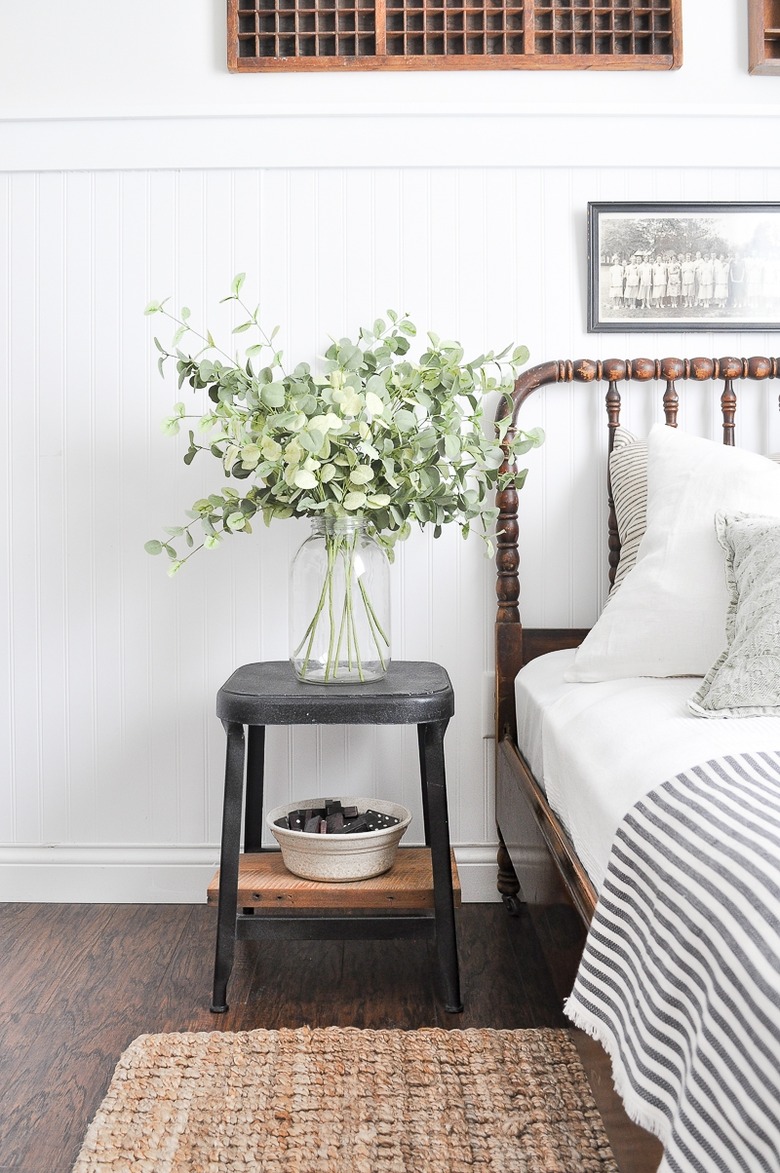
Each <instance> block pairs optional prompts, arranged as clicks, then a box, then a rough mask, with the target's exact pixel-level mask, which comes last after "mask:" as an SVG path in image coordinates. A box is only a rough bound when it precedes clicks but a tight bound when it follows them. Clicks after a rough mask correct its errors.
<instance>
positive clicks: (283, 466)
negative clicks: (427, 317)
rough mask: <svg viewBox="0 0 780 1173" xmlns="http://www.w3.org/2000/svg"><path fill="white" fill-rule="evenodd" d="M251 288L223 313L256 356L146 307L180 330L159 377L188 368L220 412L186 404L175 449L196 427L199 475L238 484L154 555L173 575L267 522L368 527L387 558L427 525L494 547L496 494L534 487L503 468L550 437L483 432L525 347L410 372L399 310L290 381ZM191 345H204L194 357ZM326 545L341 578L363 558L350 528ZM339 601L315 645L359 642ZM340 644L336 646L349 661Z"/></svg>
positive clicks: (432, 341) (236, 289) (335, 345)
mask: <svg viewBox="0 0 780 1173" xmlns="http://www.w3.org/2000/svg"><path fill="white" fill-rule="evenodd" d="M243 284H244V274H239V275H238V276H237V277H236V278H235V279H234V281H233V284H232V290H231V293H230V295H229V296H228V297H226V298H224V299H223V301H226V302H230V301H232V302H235V303H237V305H238V306H239V307H240V308H241V309H242V311H243V314H245V320H243V321H241V322H240V324H239V325H237V326H236V327H235V329H234V330H233V334H234V335H249V338H250V341H249V344H248V345H247V346H246V347H245V348H244V350H243V353H242V354H235V355H234V354H231V353H228V352H227V351H226V350H224V349H222V348H220V346H218V345H217V343H216V341H215V340H214V338H213V337H212V335H211V333H210V332H209V331H208V330H207V331H206V332H205V333H199V332H197V331H196V330H194V329H193V327H192V325H191V322H190V318H191V315H190V311H189V309H187V308H186V307H185V308H183V309H181V311H180V312H179V314H178V315H177V314H174V313H171V312H170V311H169V310H168V309H167V308H166V302H157V301H153V302H151V303H150V304H149V305H148V306H147V307H146V311H145V312H146V313H147V314H161V315H164V316H165V317H167V318H168V319H169V320H170V321H171V322H172V323H173V325H174V327H175V331H174V334H173V341H172V342H171V343H170V349H169V348H166V347H165V346H163V345H162V343H161V342H160V341H159V339H157V338H155V340H154V341H155V344H156V346H157V349H158V351H159V360H158V366H159V369H160V373H161V374H163V375H164V373H165V365H166V363H167V362H168V361H169V360H170V361H172V362H175V365H176V370H177V373H178V381H179V388H181V387H182V386H183V385H184V383H188V384H189V385H190V387H191V388H192V389H193V390H194V391H195V392H204V393H205V400H206V403H207V406H206V409H205V410H203V409H202V408H203V396H201V403H200V406H199V408H198V409H196V411H194V412H192V411H188V409H187V407H186V405H185V404H184V403H183V402H181V403H177V404H176V405H175V407H174V409H173V413H172V414H171V415H170V416H169V417H168V418H167V419H166V420H165V422H164V425H163V427H164V430H165V431H166V432H168V433H171V434H173V433H177V432H179V431H180V429H181V428H182V426H186V427H187V429H188V437H189V445H188V447H187V450H186V452H185V454H184V462H185V464H188V465H189V464H190V463H191V462H192V461H193V460H194V459H195V457H196V456H197V455H198V454H199V453H201V452H204V453H209V454H210V455H211V456H213V457H215V458H216V459H217V460H218V461H219V463H220V465H221V468H222V472H223V473H224V474H225V477H226V478H228V479H229V480H231V481H233V482H234V484H233V485H227V486H223V487H222V488H221V489H219V490H218V491H215V492H214V493H211V494H210V495H209V496H208V497H204V498H201V499H199V500H197V501H195V502H194V504H193V506H192V509H191V510H190V511H189V513H188V515H187V518H188V520H186V521H185V522H184V523H183V524H182V525H177V526H173V527H169V528H167V529H166V530H165V531H164V533H165V536H164V537H162V538H159V539H154V540H152V541H150V542H147V543H146V549H147V551H148V552H149V553H150V554H160V553H163V552H164V553H165V554H167V556H168V558H169V559H170V562H169V573H170V574H174V573H176V572H177V571H178V570H179V569H180V568H181V566H182V565H183V564H184V563H185V562H186V561H188V559H189V558H191V557H192V555H193V554H194V553H196V552H197V551H198V550H200V549H202V548H204V547H205V548H207V549H208V548H214V547H216V546H218V545H219V544H220V543H221V542H222V540H223V539H224V538H225V537H226V536H227V535H229V534H235V533H251V531H252V524H253V521H254V520H255V519H256V517H257V516H258V515H259V516H261V517H262V518H263V520H264V522H265V523H266V524H270V522H271V521H272V520H273V519H274V518H284V517H293V516H296V517H309V518H312V519H316V518H319V519H324V520H325V522H326V523H328V522H331V521H332V522H336V521H344V520H349V519H352V520H355V521H360V522H361V523H363V524H364V526H365V527H367V528H368V529H369V531H370V532H371V533H373V534H374V535H375V536H376V538H377V540H378V541H379V542H380V543H381V545H382V546H383V547H384V549H385V552H386V553H387V555H388V556H389V557H392V552H393V547H394V546H395V543H396V542H398V541H401V540H403V539H405V538H406V537H408V535H409V533H410V532H411V529H412V525H413V524H414V523H417V524H419V525H420V526H426V525H432V526H433V527H434V536H436V537H438V536H439V534H440V533H441V529H442V526H444V525H446V524H447V523H449V522H455V523H456V524H457V525H458V526H459V527H460V529H461V532H462V533H463V535H464V536H467V535H468V534H469V532H470V530H471V529H472V526H476V528H477V530H478V532H479V533H480V534H481V535H482V536H483V537H484V538H485V540H486V541H487V543H488V545H489V546H491V534H492V530H493V526H494V524H495V519H496V517H497V510H496V507H495V504H494V496H495V491H496V489H497V488H498V487H500V486H501V485H502V484H504V483H506V482H507V481H508V480H510V479H511V480H513V481H514V482H515V484H516V485H518V486H520V485H521V484H522V483H523V481H524V479H525V475H526V470H523V471H521V472H518V471H512V472H504V473H502V472H501V471H500V470H501V465H502V464H503V462H504V460H505V458H508V463H509V466H510V467H511V466H513V465H514V460H515V458H516V457H518V456H519V455H521V454H522V453H524V452H526V451H528V450H529V449H530V448H533V447H535V446H537V445H539V444H541V442H542V440H543V435H542V433H541V431H540V430H539V429H533V430H531V431H528V432H522V431H517V432H516V433H515V434H514V435H512V436H511V438H509V439H508V437H507V433H508V430H509V428H510V424H511V419H510V417H509V416H507V417H506V418H505V419H504V420H502V421H501V424H500V425H499V427H498V431H497V432H496V431H495V430H494V429H493V428H492V427H491V428H490V429H489V430H486V428H485V421H484V399H485V396H486V395H489V394H491V393H493V392H498V393H500V394H504V395H508V394H509V393H510V392H511V390H512V387H513V385H514V381H515V379H516V377H517V372H518V369H519V367H520V366H521V365H522V364H523V363H524V362H525V361H526V360H527V358H528V352H527V350H526V349H525V347H522V346H518V347H515V348H514V349H507V350H504V351H502V352H501V353H500V354H494V353H493V352H490V353H487V354H483V355H480V356H479V357H477V358H475V359H472V360H470V361H464V352H463V348H462V347H461V346H460V345H459V344H458V343H456V342H448V341H443V340H441V339H440V338H439V337H438V336H437V335H436V334H433V333H429V334H428V336H427V339H428V340H427V345H426V347H425V349H424V351H423V353H422V354H421V355H420V357H419V358H418V359H416V360H412V359H411V358H409V357H408V352H409V349H410V339H412V338H414V336H415V335H416V333H417V331H416V327H415V326H414V324H413V323H412V322H411V321H410V320H409V318H408V317H406V316H405V315H401V314H398V313H396V312H394V311H392V310H388V311H387V315H386V320H385V319H378V320H377V321H375V322H374V324H373V326H372V327H371V328H367V327H363V328H362V329H361V330H360V331H359V334H358V337H357V340H356V341H352V340H350V339H349V338H341V339H339V340H337V341H333V342H332V343H331V345H330V346H329V348H328V349H327V350H326V352H325V357H324V362H323V363H322V368H321V371H318V372H315V371H313V370H312V369H311V367H310V366H309V365H308V364H307V363H299V364H298V365H297V366H295V367H293V368H292V369H288V368H287V366H286V365H285V364H284V362H283V354H282V351H281V350H278V349H277V348H276V342H275V339H276V336H277V333H278V327H277V328H275V329H274V330H272V331H271V333H270V334H266V333H265V331H264V329H263V326H262V325H261V323H260V320H259V309H258V308H255V309H251V308H249V306H248V305H247V304H246V303H245V302H244V300H243V298H242V287H243ZM184 339H189V340H190V341H191V342H192V344H193V345H192V346H191V347H188V348H187V349H186V350H183V349H182V348H181V346H180V344H181V343H182V342H183V340H184ZM502 445H503V447H502ZM328 535H330V538H329V540H330V542H331V548H330V550H329V564H330V565H331V566H332V567H333V568H335V567H336V566H337V565H339V562H340V560H343V559H345V558H346V559H349V558H350V557H351V556H352V557H354V549H353V550H352V554H350V544H352V545H353V547H354V536H353V537H350V536H349V534H348V533H347V532H345V527H343V526H330V525H327V527H326V540H327V539H328ZM326 578H327V575H326ZM332 587H333V583H332V581H331V582H330V583H329V582H328V581H325V582H324V583H323V587H322V592H321V595H320V596H319V599H320V603H319V607H318V609H317V610H316V611H315V614H314V615H312V618H311V623H310V628H311V630H309V632H308V633H307V638H309V637H311V634H312V631H313V630H316V628H317V626H318V624H319V623H320V622H321V621H322V622H327V623H328V624H329V625H330V628H331V633H330V634H331V635H332V636H333V632H334V630H335V627H338V628H339V629H340V630H342V631H346V632H347V633H349V630H350V624H349V615H346V616H345V615H344V607H345V606H349V607H350V608H351V607H353V606H354V605H355V603H354V599H353V598H351V597H349V600H348V601H343V602H342V604H341V610H340V612H339V613H338V614H334V609H333V605H332V604H333V598H332ZM329 590H330V592H331V593H330V595H329ZM361 605H365V606H370V602H367V603H365V604H361ZM345 619H346V623H345ZM334 625H335V626H334ZM373 638H374V639H375V641H377V642H379V641H381V640H382V638H383V635H382V634H380V632H378V631H377V630H376V629H375V628H374V629H373ZM334 640H335V641H336V642H337V637H336V636H334V637H333V638H331V639H329V640H328V646H329V647H331V648H334V649H335V647H336V642H334Z"/></svg>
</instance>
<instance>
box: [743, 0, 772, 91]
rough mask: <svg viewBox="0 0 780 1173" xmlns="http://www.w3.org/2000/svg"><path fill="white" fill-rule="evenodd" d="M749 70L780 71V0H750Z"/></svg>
mask: <svg viewBox="0 0 780 1173" xmlns="http://www.w3.org/2000/svg"><path fill="white" fill-rule="evenodd" d="M748 55H749V63H748V70H749V72H750V73H780V0H748Z"/></svg>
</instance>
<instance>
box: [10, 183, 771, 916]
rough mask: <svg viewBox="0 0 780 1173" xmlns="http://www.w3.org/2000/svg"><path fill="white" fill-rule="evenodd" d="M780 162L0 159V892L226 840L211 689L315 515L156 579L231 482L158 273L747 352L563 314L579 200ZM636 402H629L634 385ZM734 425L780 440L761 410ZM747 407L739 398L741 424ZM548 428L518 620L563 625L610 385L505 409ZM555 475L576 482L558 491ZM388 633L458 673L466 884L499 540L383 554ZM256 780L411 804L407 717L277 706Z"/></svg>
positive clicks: (597, 344)
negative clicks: (160, 166) (275, 726)
mask: <svg viewBox="0 0 780 1173" xmlns="http://www.w3.org/2000/svg"><path fill="white" fill-rule="evenodd" d="M778 195H780V170H776V169H771V170H770V169H763V170H755V171H746V172H744V173H743V174H741V175H740V174H737V173H736V172H734V171H730V170H729V171H720V170H718V169H703V168H691V169H673V170H670V171H664V170H663V169H659V170H654V171H652V172H649V171H646V170H642V169H635V170H632V171H625V170H617V169H601V168H571V169H561V168H539V167H533V168H526V169H524V168H505V167H491V168H414V169H397V170H396V169H392V168H383V169H381V170H379V169H373V168H354V167H353V168H348V169H347V168H345V169H339V168H329V169H317V170H307V169H305V168H299V169H282V168H280V169H276V170H253V169H242V170H205V171H204V170H199V169H190V170H181V171H166V170H146V171H144V170H137V171H136V170H132V171H122V170H100V171H84V172H75V171H43V172H14V173H6V174H3V175H2V176H0V226H2V227H1V228H0V254H1V255H2V260H3V264H2V269H1V270H0V380H2V385H3V387H4V389H5V393H4V394H3V397H2V409H3V412H4V415H5V417H6V418H5V420H4V427H3V433H2V434H3V444H4V448H5V451H4V453H3V457H2V468H3V476H4V486H3V498H4V501H5V504H6V508H7V518H6V522H5V525H4V527H3V531H2V540H1V541H0V551H1V553H0V558H2V571H1V572H0V592H1V596H0V615H1V616H2V619H1V620H0V632H1V636H0V638H1V639H2V663H3V666H4V668H3V672H2V675H0V727H1V728H2V738H0V745H2V759H1V760H0V835H1V836H2V840H3V843H4V844H5V845H4V846H3V847H2V848H0V865H2V866H0V884H2V897H3V898H4V899H29V900H59V899H84V900H101V899H111V900H116V899H119V900H121V899H126V900H180V899H188V900H199V899H202V898H203V882H204V876H206V874H207V873H208V872H209V870H210V868H211V867H212V865H213V864H214V863H215V861H216V858H217V847H216V845H217V843H218V838H219V826H220V818H221V809H220V800H221V786H222V780H221V775H222V766H223V734H222V729H221V727H220V725H219V723H218V722H217V720H216V718H215V717H214V715H213V710H214V696H215V693H216V690H217V688H218V687H219V685H220V684H221V683H222V682H223V680H224V679H225V678H226V677H227V676H228V675H229V673H230V672H231V671H232V669H233V668H234V667H235V666H237V665H238V664H239V663H242V662H245V661H248V660H253V659H263V658H283V657H284V656H285V655H286V652H287V641H286V622H287V616H286V576H287V568H288V563H289V561H290V557H291V554H292V552H293V551H294V550H295V548H296V547H297V545H298V543H299V541H300V540H301V538H302V536H303V534H304V533H305V532H306V529H305V523H301V522H295V521H291V522H289V523H275V524H274V525H272V526H271V528H270V529H267V530H266V529H264V528H263V527H260V528H259V529H258V531H257V532H256V533H255V535H253V536H252V537H251V538H245V537H241V536H237V537H235V538H233V539H232V540H230V541H227V542H226V543H225V545H224V546H223V547H222V548H221V549H220V550H219V551H216V552H209V553H206V552H204V553H203V554H201V555H199V556H198V558H197V559H193V561H192V562H191V563H190V564H189V565H188V566H187V567H186V568H185V570H183V571H182V573H181V574H180V575H179V576H177V578H176V579H174V580H170V579H168V577H167V576H166V573H165V563H164V562H163V560H162V559H153V558H150V557H148V556H147V555H146V554H145V553H144V551H143V543H144V541H145V540H146V539H147V538H149V537H151V536H155V535H156V534H158V533H159V532H160V527H161V526H163V525H166V524H175V523H176V522H177V521H178V520H179V519H180V517H181V515H182V511H183V510H184V509H185V508H186V507H187V506H188V505H189V504H190V502H191V501H192V500H193V499H195V498H196V497H197V496H199V495H201V494H202V493H203V492H205V491H207V490H208V487H209V486H210V485H219V484H221V478H220V477H219V475H218V473H219V469H218V467H217V466H216V464H215V465H214V467H211V466H210V465H208V464H200V465H199V464H198V463H197V462H196V463H195V464H194V465H193V466H192V467H191V468H190V469H187V468H186V467H185V466H184V465H183V464H182V463H181V460H180V455H181V451H182V446H181V444H180V443H179V442H178V441H177V440H173V439H171V438H169V437H166V436H164V435H163V434H162V432H161V430H160V426H159V421H160V420H161V418H162V417H163V416H164V415H165V414H166V412H167V411H168V410H169V407H170V405H171V404H172V403H173V402H174V401H175V400H176V399H177V398H178V397H179V396H178V393H177V391H176V387H175V382H174V381H172V380H168V381H165V382H164V381H162V380H160V379H159V377H158V375H157V371H156V364H155V355H156V352H155V350H154V347H153V343H152V335H153V333H154V331H155V330H158V331H161V332H163V334H164V333H165V323H164V322H162V321H161V320H160V319H147V318H145V317H144V316H143V313H142V310H143V307H144V305H145V303H146V302H147V300H149V299H150V298H151V297H153V296H154V297H164V296H167V295H169V294H170V295H171V297H172V301H173V304H174V305H180V304H187V305H189V306H190V307H191V309H192V311H193V318H194V319H195V320H196V321H204V322H206V321H207V322H208V324H209V325H210V327H211V329H212V331H213V332H214V333H215V334H216V333H218V332H219V331H220V329H221V328H222V327H221V323H225V327H224V328H225V329H227V328H229V326H230V323H231V319H230V315H229V312H228V307H222V308H221V310H220V308H219V307H218V306H217V303H218V300H219V298H220V297H221V296H223V295H224V294H225V293H226V292H227V291H228V290H229V285H230V280H231V278H232V276H233V275H234V273H235V272H237V271H239V270H246V271H247V273H248V278H247V290H248V291H250V292H248V296H249V297H250V298H252V297H254V296H255V292H257V295H258V298H259V300H260V302H261V304H262V305H263V308H264V316H265V319H266V321H267V322H268V323H269V324H271V325H274V324H276V323H280V324H281V325H282V335H283V338H284V346H285V350H286V353H287V354H288V355H289V356H290V357H291V358H292V357H293V356H294V357H295V358H302V359H307V360H313V359H314V358H315V356H317V355H318V354H320V353H321V350H322V347H323V346H324V345H326V344H327V339H328V336H329V335H330V334H342V333H348V332H352V331H354V330H356V328H357V327H358V326H359V325H360V324H361V322H363V321H366V320H369V319H371V320H372V319H373V317H374V316H375V315H376V314H378V313H381V312H383V311H384V310H385V309H386V308H387V307H388V306H391V307H397V308H399V309H405V310H407V311H408V312H409V313H410V314H411V315H412V316H413V318H414V319H415V320H416V321H417V322H418V324H419V325H420V326H421V327H430V328H433V329H436V330H437V331H439V332H440V333H442V334H447V335H451V336H452V335H454V336H457V337H458V338H460V339H461V340H462V341H463V342H464V343H465V344H466V346H467V348H468V349H470V350H474V351H478V350H480V349H482V348H483V347H486V346H496V347H499V346H502V345H504V344H505V343H506V342H509V341H523V342H526V343H528V344H529V345H530V346H531V348H532V352H533V353H532V361H542V360H544V359H548V358H551V357H566V356H570V357H578V356H581V355H583V354H586V353H587V354H589V355H594V356H596V357H599V356H602V357H605V356H606V355H608V354H609V353H617V354H631V355H635V354H637V353H647V354H651V355H655V354H658V353H662V352H665V353H668V352H672V353H681V352H682V353H692V352H693V351H695V352H697V353H704V354H723V353H750V352H754V353H765V352H772V350H773V348H774V351H775V352H776V351H777V341H778V339H777V336H770V337H766V336H762V335H743V336H741V337H740V336H738V335H734V336H728V335H726V336H724V335H719V336H718V337H717V338H714V337H711V336H709V335H696V336H694V335H692V336H689V337H687V338H685V337H678V336H665V335H660V336H653V335H650V336H648V335H636V336H630V335H626V336H613V337H608V336H591V337H588V336H587V335H585V334H584V333H583V331H584V327H583V319H584V295H585V277H584V272H585V205H586V203H587V201H588V199H607V198H625V199H639V198H642V199H646V198H659V199H688V198H690V199H701V198H717V199H724V200H730V199H738V198H749V199H764V198H775V199H776V198H778ZM641 398H642V397H641V396H640V395H634V396H629V397H628V402H627V411H628V420H629V422H635V423H636V425H637V426H638V427H640V428H641V427H643V426H645V425H646V424H647V423H648V422H649V420H650V419H651V418H652V412H651V410H650V409H649V408H647V407H646V406H645V404H644V403H643V402H642V401H641ZM753 415H755V416H756V419H757V421H758V422H757V424H756V425H755V426H757V427H759V428H763V429H765V430H766V431H767V436H768V438H767V445H768V447H770V448H775V449H780V436H778V435H777V428H776V426H775V425H774V422H773V417H771V416H770V415H769V413H768V412H765V411H764V410H763V409H760V410H758V411H757V413H756V412H754V413H753ZM753 415H750V413H749V415H748V422H750V420H751V419H753ZM525 418H526V419H527V421H528V423H529V424H531V423H533V424H537V423H541V424H542V425H543V426H544V427H545V428H546V430H547V432H548V436H549V439H548V443H547V445H546V447H545V448H544V449H542V450H540V451H539V452H537V453H533V454H532V455H531V457H530V458H529V459H530V465H531V475H530V478H529V482H528V485H527V487H526V489H525V490H524V494H523V499H522V505H523V518H524V520H523V545H524V551H525V553H524V568H523V577H524V585H523V609H524V613H525V616H526V618H527V620H528V621H530V622H533V623H551V624H569V623H572V624H578V625H579V624H584V623H588V622H590V621H592V619H593V618H594V616H595V615H596V613H597V608H598V605H599V602H600V599H601V597H602V593H603V578H604V574H603V557H602V555H603V547H602V548H601V549H599V548H597V545H596V544H595V543H594V541H593V536H594V534H600V526H601V522H602V519H603V512H604V510H603V492H604V490H603V477H602V475H601V473H600V472H599V471H593V470H592V469H591V470H589V469H588V467H587V464H586V457H587V455H588V454H589V453H592V451H593V450H594V449H595V448H598V446H599V445H600V444H601V443H602V436H603V419H602V412H601V410H600V408H599V406H598V404H597V402H595V401H594V397H593V396H589V395H588V393H587V391H583V389H581V388H580V389H577V390H561V391H560V392H559V393H558V392H556V393H555V394H554V395H553V394H550V395H548V396H547V397H546V398H545V399H542V398H540V399H539V400H538V402H534V401H531V402H530V403H529V405H528V406H527V408H526V409H525ZM572 501H576V502H577V503H578V506H577V509H576V510H575V509H573V508H572ZM392 574H393V584H394V588H393V589H394V615H393V645H394V653H395V655H396V656H397V657H399V658H409V659H414V658H420V659H425V658H432V659H435V660H438V661H439V662H441V663H442V664H444V665H445V666H446V667H447V669H448V671H449V672H450V674H451V676H452V679H453V682H454V685H455V690H456V698H457V713H456V717H455V719H454V720H453V722H452V724H451V726H450V730H449V732H448V735H447V742H446V747H447V765H448V784H449V791H450V803H451V824H452V837H453V841H454V843H455V844H456V845H457V850H458V853H459V858H460V860H461V867H462V870H463V873H464V880H465V883H466V886H467V894H468V895H469V896H470V897H471V898H480V899H490V898H493V878H494V869H493V844H494V839H495V832H494V826H493V805H492V793H491V791H492V786H491V778H492V771H491V761H490V756H491V749H492V743H491V742H490V741H488V740H486V736H487V734H488V733H489V731H490V721H491V701H490V678H489V675H488V673H489V671H490V667H491V661H492V628H491V624H492V610H493V580H492V564H491V563H490V562H489V561H487V560H486V559H485V556H484V553H483V548H482V545H481V543H480V542H479V541H478V540H469V541H468V542H463V540H462V539H461V538H460V537H459V535H457V533H456V532H455V531H454V530H452V531H451V532H448V533H447V532H445V535H444V536H443V537H442V538H441V539H440V540H438V541H434V540H433V539H432V538H431V537H429V536H428V535H427V534H416V535H415V536H414V537H413V538H412V539H411V540H410V541H409V542H408V543H407V544H406V545H405V546H403V547H402V548H401V549H400V551H399V556H398V559H397V562H396V564H395V566H394V567H393V571H392ZM267 774H268V801H269V804H271V805H275V804H277V803H281V802H284V801H285V800H286V799H287V798H296V797H303V796H308V795H311V794H315V793H319V792H323V791H334V792H336V791H339V790H342V791H343V790H346V791H350V792H362V793H366V794H370V795H381V796H383V797H385V798H390V799H398V800H400V801H402V802H405V803H406V804H407V805H409V806H410V807H411V808H412V810H413V811H414V813H415V815H416V816H417V820H416V823H415V825H414V827H413V829H412V832H411V834H410V841H419V837H420V827H421V819H420V817H419V816H420V802H419V782H418V775H417V760H416V739H415V736H414V732H413V731H410V730H408V729H406V730H404V729H392V728H384V729H380V730H370V729H360V728H358V729H351V730H350V729H341V728H331V729H326V730H319V731H318V730H316V729H308V728H305V729H296V730H294V731H282V730H274V731H272V732H270V733H269V737H268V770H267Z"/></svg>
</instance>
